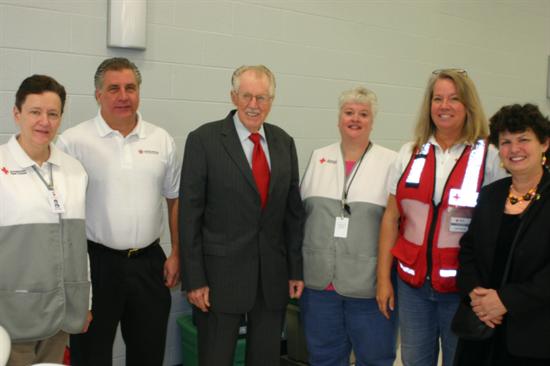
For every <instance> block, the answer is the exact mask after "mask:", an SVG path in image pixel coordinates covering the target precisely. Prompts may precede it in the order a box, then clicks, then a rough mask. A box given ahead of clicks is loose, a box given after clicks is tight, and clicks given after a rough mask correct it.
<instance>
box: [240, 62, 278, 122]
mask: <svg viewBox="0 0 550 366" xmlns="http://www.w3.org/2000/svg"><path fill="white" fill-rule="evenodd" d="M239 78H240V83H239V90H238V91H237V92H235V91H232V92H231V100H232V101H233V104H234V105H235V107H237V115H238V116H239V119H240V120H241V122H242V124H243V125H244V126H245V127H246V128H247V129H248V130H249V131H250V132H258V130H259V129H260V127H261V126H262V123H264V122H265V120H266V118H267V115H268V114H269V111H271V105H272V104H273V97H272V96H271V95H270V94H269V91H270V85H269V78H268V77H267V75H265V74H261V73H258V72H256V71H255V70H248V71H245V72H244V73H243V74H241V75H240V76H239Z"/></svg>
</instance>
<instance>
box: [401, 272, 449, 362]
mask: <svg viewBox="0 0 550 366" xmlns="http://www.w3.org/2000/svg"><path fill="white" fill-rule="evenodd" d="M397 301H398V304H399V305H398V311H399V328H400V332H401V359H402V360H403V365H404V366H437V359H438V355H439V338H440V337H441V348H442V349H443V366H451V365H452V364H453V360H454V355H455V350H456V345H457V341H458V339H457V337H456V336H455V335H454V333H453V332H452V331H451V321H452V319H453V316H454V314H455V312H456V309H457V307H458V303H459V302H460V297H459V295H458V294H456V293H440V292H437V291H435V290H434V289H433V288H432V286H431V283H430V281H429V280H426V282H425V283H424V285H423V286H422V287H420V288H414V287H411V286H409V285H407V284H406V283H405V282H403V281H402V280H401V279H398V280H397Z"/></svg>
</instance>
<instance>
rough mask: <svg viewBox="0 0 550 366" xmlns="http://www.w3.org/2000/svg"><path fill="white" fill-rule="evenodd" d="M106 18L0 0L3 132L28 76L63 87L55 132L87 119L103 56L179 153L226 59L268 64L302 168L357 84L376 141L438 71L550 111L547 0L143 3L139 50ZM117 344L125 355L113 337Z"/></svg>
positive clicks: (211, 99) (220, 103)
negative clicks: (138, 76) (64, 98)
mask: <svg viewBox="0 0 550 366" xmlns="http://www.w3.org/2000/svg"><path fill="white" fill-rule="evenodd" d="M136 1H140V0H136ZM106 19H107V0H0V142H5V141H7V139H8V138H9V136H10V135H11V134H12V133H14V132H15V131H16V129H15V125H14V123H13V119H12V114H11V113H12V112H11V111H12V107H13V100H14V98H13V95H14V93H15V90H16V89H17V87H18V85H19V83H20V82H21V80H22V79H23V78H25V77H26V76H28V75H30V74H33V73H46V74H50V75H52V76H54V77H55V78H56V79H58V80H59V81H60V82H61V83H63V84H64V85H65V86H66V88H67V90H68V92H69V99H68V105H67V110H66V113H65V116H64V122H63V126H62V129H63V128H67V127H69V126H73V125H75V124H76V123H78V122H80V121H83V120H85V119H88V118H90V117H92V116H94V115H95V114H96V113H97V105H96V103H95V101H94V98H93V78H92V76H93V73H94V71H95V69H96V67H97V65H98V64H99V63H100V62H101V61H102V60H103V59H104V58H106V57H110V56H125V57H129V58H131V59H132V60H134V61H135V62H136V63H137V64H138V66H139V67H140V68H141V71H142V73H143V79H144V83H143V86H142V101H141V111H142V113H143V115H144V117H145V118H146V119H147V120H149V121H151V122H154V123H157V124H159V125H161V126H163V127H164V128H166V129H167V130H168V131H169V132H170V133H171V134H172V135H173V136H174V137H175V139H176V141H177V144H178V148H179V149H180V151H183V144H184V142H185V138H186V135H187V133H188V132H189V131H191V130H192V129H194V128H196V127H197V126H199V125H200V124H202V123H203V122H206V121H211V120H214V119H219V118H221V117H223V116H225V114H226V113H227V111H228V110H229V109H230V108H231V104H230V100H229V79H230V76H231V72H232V71H233V69H235V68H236V67H237V66H240V65H241V64H245V63H246V64H255V63H263V64H266V65H268V66H269V67H270V68H271V69H272V70H273V71H274V72H275V74H276V77H277V82H278V88H277V97H276V99H275V104H274V107H273V110H272V113H271V115H270V117H269V120H270V121H272V122H274V123H275V124H278V125H280V126H281V127H283V128H284V129H286V130H287V131H288V132H289V133H290V134H291V135H293V136H294V137H295V139H296V144H297V148H298V153H299V159H300V168H301V171H302V172H303V170H304V169H305V166H306V164H307V161H308V158H309V155H310V153H311V151H312V149H314V148H317V147H320V146H323V145H325V144H328V143H331V142H333V141H336V140H337V139H338V134H337V130H336V122H337V109H336V100H337V97H338V95H339V93H340V92H341V91H342V90H343V89H345V88H349V87H351V86H354V85H357V84H364V85H366V86H368V87H369V88H371V89H373V90H374V91H375V92H376V93H377V94H378V96H379V99H380V113H379V115H378V117H377V120H376V122H375V129H374V132H373V140H374V141H375V142H377V143H380V144H382V145H385V146H388V147H390V148H393V149H397V148H399V146H400V145H401V144H402V143H403V142H405V141H407V140H408V139H409V138H410V136H411V131H412V126H413V124H414V120H415V116H416V113H417V110H418V106H419V103H420V100H421V97H422V94H423V90H424V87H425V84H426V81H427V79H428V77H429V76H430V73H431V71H432V70H433V69H436V68H442V67H461V68H465V69H467V70H468V73H469V75H470V76H471V78H472V79H473V80H474V81H475V82H476V84H477V86H478V89H479V92H480V94H481V98H482V101H483V103H484V107H485V109H486V112H487V114H488V115H489V116H490V115H492V114H493V113H494V112H495V111H496V110H497V109H498V108H500V106H502V105H504V104H508V103H513V102H519V103H525V102H532V103H536V104H538V105H539V106H540V107H541V109H542V110H543V111H544V113H549V111H550V103H549V100H548V99H546V80H547V65H548V55H549V54H550V2H548V1H547V0H523V1H511V0H510V1H508V0H506V1H497V0H487V1H464V2H458V1H444V0H425V1H424V0H423V1H412V0H411V1H405V0H400V1H398V0H387V1H372V0H316V1H314V0H308V1H306V0H272V1H269V0H265V1H262V0H256V1H254V0H250V1H249V0H241V1H229V0H226V1H224V0H212V1H206V0H148V5H147V49H146V50H145V51H136V50H120V49H109V48H107V47H106V28H107V24H106ZM0 204H1V202H0ZM166 232H167V230H166V228H165V229H164V235H163V244H164V247H165V249H166V250H169V244H168V242H167V236H166ZM188 311H189V307H188V305H187V304H186V303H185V301H184V300H183V299H182V297H181V295H180V293H179V292H178V291H174V292H173V305H172V314H171V318H170V327H169V332H168V344H167V352H166V359H165V365H174V364H177V363H179V362H180V361H181V355H180V349H179V343H180V341H179V333H178V332H179V330H178V329H177V327H176V324H175V319H176V318H177V316H179V315H181V314H183V313H186V312H188ZM114 353H115V355H114V357H115V361H116V362H115V364H117V365H122V364H123V361H124V347H123V345H122V342H121V341H120V339H118V340H117V342H116V345H115V352H114Z"/></svg>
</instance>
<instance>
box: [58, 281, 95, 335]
mask: <svg viewBox="0 0 550 366" xmlns="http://www.w3.org/2000/svg"><path fill="white" fill-rule="evenodd" d="M65 301H66V303H65V304H66V305H65V319H64V322H63V330H64V331H66V332H67V333H71V334H75V333H76V334H78V333H81V332H82V328H83V327H84V322H85V321H86V313H87V312H88V304H89V301H90V283H89V282H87V281H85V282H71V283H66V284H65Z"/></svg>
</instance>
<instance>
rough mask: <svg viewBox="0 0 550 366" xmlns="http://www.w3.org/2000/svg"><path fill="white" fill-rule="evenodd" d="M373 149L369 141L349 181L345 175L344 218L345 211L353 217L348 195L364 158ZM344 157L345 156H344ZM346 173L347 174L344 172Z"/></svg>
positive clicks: (343, 193)
mask: <svg viewBox="0 0 550 366" xmlns="http://www.w3.org/2000/svg"><path fill="white" fill-rule="evenodd" d="M371 147H372V143H371V142H370V141H369V144H368V145H367V147H366V148H365V151H363V154H362V155H361V158H360V159H359V161H358V162H357V163H355V166H354V167H353V172H352V174H351V177H350V178H349V181H348V176H347V175H345V174H344V176H345V180H344V189H343V191H342V217H344V211H345V212H347V214H348V215H349V216H351V207H349V205H348V193H349V190H350V188H351V184H352V183H353V180H354V179H355V176H356V175H357V171H358V170H359V167H360V166H361V163H362V162H363V158H364V157H365V155H366V154H367V152H368V151H369V150H370V148H371ZM342 155H343V154H342ZM345 164H346V162H345V159H344V169H345ZM344 173H345V172H344Z"/></svg>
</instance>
